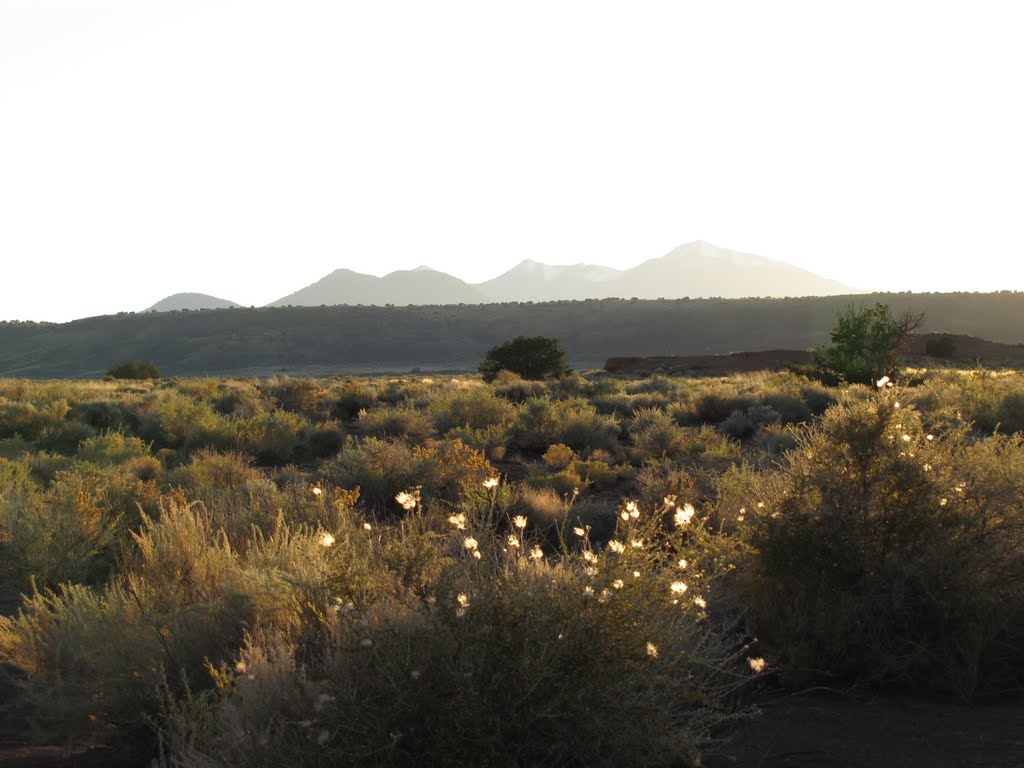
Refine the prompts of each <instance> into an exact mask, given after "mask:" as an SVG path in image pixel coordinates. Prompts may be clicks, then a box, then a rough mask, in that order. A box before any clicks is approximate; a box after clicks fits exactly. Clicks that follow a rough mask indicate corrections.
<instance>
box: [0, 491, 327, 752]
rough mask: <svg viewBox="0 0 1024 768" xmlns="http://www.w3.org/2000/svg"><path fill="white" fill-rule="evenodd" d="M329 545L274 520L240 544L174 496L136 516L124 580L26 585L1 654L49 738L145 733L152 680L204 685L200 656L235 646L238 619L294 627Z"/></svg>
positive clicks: (5, 627)
mask: <svg viewBox="0 0 1024 768" xmlns="http://www.w3.org/2000/svg"><path fill="white" fill-rule="evenodd" d="M337 540H338V541H339V542H341V541H342V537H341V534H340V532H339V535H338V537H337ZM339 546H340V544H339ZM334 553H335V550H334V549H328V548H325V547H324V546H322V537H321V535H319V534H317V533H315V532H313V531H310V530H298V531H292V530H289V529H288V528H287V527H285V526H283V525H279V526H278V527H277V528H276V529H274V530H272V531H271V532H270V533H269V534H267V535H265V536H264V535H263V534H260V533H258V532H257V533H254V534H253V538H252V539H251V540H250V541H249V542H248V543H247V545H246V547H245V548H244V550H243V551H241V552H240V551H237V550H234V549H233V548H231V547H230V546H229V545H228V544H227V543H226V542H225V540H224V538H223V536H221V535H220V534H219V533H218V531H217V530H216V529H215V528H212V527H211V525H210V521H209V518H208V517H207V516H206V515H205V514H204V513H203V512H202V510H201V509H200V508H197V507H194V506H193V507H189V506H186V505H181V504H173V505H171V506H170V507H169V508H168V509H166V510H165V511H164V514H163V515H162V516H161V518H160V520H159V521H152V520H147V521H146V523H145V526H144V528H143V530H142V531H141V532H140V533H139V534H138V535H137V536H136V538H135V545H134V547H133V549H132V551H131V552H130V554H129V558H130V560H131V565H130V568H129V570H128V574H127V575H126V576H125V577H124V578H123V579H120V580H118V581H116V582H115V583H113V584H111V585H110V586H109V587H106V588H104V589H99V590H92V589H88V588H85V587H82V586H74V585H65V586H62V587H60V588H59V589H58V590H57V591H54V592H49V591H46V592H41V593H36V594H34V595H33V596H32V597H30V598H28V599H27V600H26V601H25V604H24V606H23V607H22V609H21V611H20V612H19V614H18V615H17V616H16V617H14V618H3V617H0V662H3V663H5V664H11V665H13V666H15V667H16V668H17V669H19V670H20V671H21V672H22V673H23V675H24V677H22V678H20V679H19V680H18V681H17V686H18V690H19V700H18V701H19V706H20V708H21V709H22V711H24V712H26V713H27V714H30V715H31V716H32V717H33V719H34V720H35V721H36V722H37V724H38V727H39V728H40V729H41V730H42V732H43V733H44V734H46V735H48V736H49V737H50V738H54V739H58V740H59V741H60V742H62V743H67V744H71V743H73V742H74V741H75V740H77V739H81V738H85V737H104V736H105V737H111V736H116V737H117V738H120V739H139V738H143V737H145V736H146V735H147V733H148V725H147V720H148V719H149V718H153V717H155V716H156V715H157V712H158V709H159V694H160V689H161V688H165V689H168V690H170V691H172V692H176V691H181V690H183V689H185V688H186V687H197V686H198V687H200V688H201V687H203V686H207V685H210V684H211V681H210V678H209V675H208V674H207V671H206V670H207V666H208V665H209V664H213V665H217V664H219V663H221V662H222V661H225V660H227V659H229V658H231V657H232V656H233V655H234V654H235V653H237V649H238V648H239V646H240V645H241V643H242V641H243V635H244V632H245V631H246V629H248V630H249V631H254V632H255V631H261V630H265V631H270V632H276V633H278V634H280V635H283V636H286V637H297V636H298V635H300V634H301V632H302V629H303V626H304V622H305V621H308V620H315V618H314V615H313V614H312V613H311V612H310V609H309V606H310V605H311V604H317V605H323V604H324V602H325V601H326V599H327V598H326V595H327V592H326V590H325V588H324V584H325V583H326V582H327V580H328V579H329V578H330V573H331V569H330V565H329V564H330V562H331V559H330V558H331V556H332V555H333V554H334Z"/></svg>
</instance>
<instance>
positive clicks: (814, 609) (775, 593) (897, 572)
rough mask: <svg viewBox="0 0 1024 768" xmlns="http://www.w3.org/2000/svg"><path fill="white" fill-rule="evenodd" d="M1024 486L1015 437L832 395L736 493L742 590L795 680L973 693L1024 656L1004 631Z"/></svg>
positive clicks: (1012, 599) (886, 402)
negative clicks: (816, 418)
mask: <svg viewBox="0 0 1024 768" xmlns="http://www.w3.org/2000/svg"><path fill="white" fill-rule="evenodd" d="M997 456H998V458H996V457H997ZM997 475H998V479H997ZM1021 493H1024V446H1021V445H1020V444H1019V443H1015V442H1011V441H1009V440H1007V439H1000V440H995V439H991V440H989V441H986V442H985V443H981V444H978V445H971V444H970V443H969V442H968V441H966V440H965V437H964V432H963V431H960V432H955V433H950V434H947V435H944V436H940V438H938V439H934V438H929V436H926V435H925V434H923V430H922V428H921V425H920V419H919V417H918V415H917V413H916V412H915V411H914V410H913V409H911V408H908V407H907V406H906V405H903V406H902V407H898V405H897V402H896V399H895V396H889V395H886V394H883V395H881V396H876V397H875V398H872V399H871V400H868V401H862V402H849V403H846V404H842V405H840V406H837V407H835V408H833V409H831V410H830V411H829V412H828V413H826V415H825V417H824V419H823V421H822V423H821V425H820V426H817V427H815V428H813V429H810V430H808V431H807V432H805V433H804V435H803V436H802V437H801V438H800V439H799V440H798V444H797V446H796V448H795V449H794V450H792V451H791V452H790V453H789V454H788V455H787V460H786V464H785V466H784V468H783V469H782V470H781V471H780V473H779V474H778V476H768V477H766V478H765V479H764V480H763V482H762V484H761V486H760V491H759V492H757V491H755V492H754V493H753V494H752V495H751V496H750V497H749V498H748V499H747V500H746V504H745V507H746V509H747V510H748V512H749V513H750V514H751V515H752V519H751V522H750V526H749V530H750V543H751V546H752V548H753V550H752V552H753V555H752V558H751V560H750V562H748V563H747V564H746V566H745V568H744V569H743V570H742V571H741V573H742V574H743V579H742V581H743V584H744V585H745V588H746V592H745V594H744V597H743V598H741V599H743V600H744V601H745V602H746V603H747V604H748V605H749V606H750V607H751V610H752V611H753V613H754V615H755V616H756V617H757V621H758V623H757V631H758V634H759V636H760V637H761V638H762V639H763V640H765V641H768V642H770V643H771V646H772V647H773V648H774V652H775V653H776V654H778V659H779V661H780V662H781V663H782V666H784V667H786V668H787V669H788V670H789V671H790V673H791V674H792V675H793V676H794V677H796V678H801V677H807V676H808V675H810V674H811V673H810V670H817V671H818V674H819V675H821V674H824V675H828V676H833V677H838V678H840V679H843V680H857V681H868V682H876V683H887V684H897V685H910V686H914V687H925V688H930V687H934V688H942V689H946V690H954V691H957V692H959V693H961V694H962V695H970V694H971V693H972V692H973V691H974V690H975V688H976V687H977V686H979V685H980V684H982V681H983V680H984V679H985V677H986V667H992V666H996V667H1000V668H1011V669H1012V668H1013V667H1014V665H1015V666H1016V668H1018V669H1019V668H1020V664H1021V663H1022V662H1024V658H1022V657H1021V656H1020V653H1019V650H1012V646H1007V645H1006V638H1005V634H1006V632H1007V631H1008V628H1009V627H1011V626H1014V622H1019V618H1020V617H1021V616H1022V611H1024V565H1022V562H1024V561H1022V560H1021V558H1020V552H1021V551H1022V546H1024V527H1022V525H1021V523H1022V518H1021V510H1020V505H1019V500H1020V498H1021ZM1017 626H1020V625H1019V623H1018V624H1017ZM997 641H998V642H997ZM1022 641H1024V638H1020V637H1017V638H1014V639H1013V641H1012V642H1013V643H1016V648H1017V649H1019V648H1021V647H1024V645H1022V644H1021V643H1022ZM1003 683H1005V681H1003Z"/></svg>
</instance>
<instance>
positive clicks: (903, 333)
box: [815, 303, 924, 384]
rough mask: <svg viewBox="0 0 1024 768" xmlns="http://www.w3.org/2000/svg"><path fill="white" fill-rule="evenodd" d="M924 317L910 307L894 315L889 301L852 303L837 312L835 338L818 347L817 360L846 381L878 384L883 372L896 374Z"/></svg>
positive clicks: (832, 334) (824, 367) (885, 374)
mask: <svg viewBox="0 0 1024 768" xmlns="http://www.w3.org/2000/svg"><path fill="white" fill-rule="evenodd" d="M923 320H924V315H923V314H919V315H914V314H911V313H910V312H909V311H908V312H906V313H904V314H903V315H902V316H901V317H898V318H897V317H893V314H892V310H891V309H890V308H889V307H888V305H886V304H881V303H876V304H875V306H874V307H864V306H860V307H854V306H853V305H852V304H851V305H849V306H847V307H846V308H845V309H843V310H842V311H841V312H839V313H838V314H837V315H836V322H835V325H834V326H833V327H832V333H831V341H830V342H829V343H828V344H826V345H825V346H823V347H822V348H821V349H819V350H818V351H817V353H816V354H815V358H816V362H817V364H818V366H819V367H820V368H821V369H823V370H824V371H826V372H829V373H832V374H835V375H837V376H839V377H840V378H842V379H843V380H845V381H848V382H851V383H857V384H874V382H875V380H876V379H879V378H881V377H882V376H890V377H891V376H894V375H895V374H896V369H897V368H898V366H899V361H900V355H901V354H902V352H903V346H904V344H905V343H906V341H907V339H908V338H909V336H910V334H911V333H912V332H913V331H915V330H917V329H918V328H919V327H920V326H921V323H922V322H923Z"/></svg>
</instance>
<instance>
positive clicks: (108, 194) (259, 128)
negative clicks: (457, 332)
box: [0, 0, 1024, 320]
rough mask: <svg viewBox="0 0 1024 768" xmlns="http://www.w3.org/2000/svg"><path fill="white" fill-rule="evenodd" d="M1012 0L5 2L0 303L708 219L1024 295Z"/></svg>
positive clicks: (321, 271)
mask: <svg viewBox="0 0 1024 768" xmlns="http://www.w3.org/2000/svg"><path fill="white" fill-rule="evenodd" d="M1020 13H1024V12H1020ZM1018 14H1019V12H1018V10H1017V7H1016V6H1015V5H1013V4H1009V3H998V2H994V1H993V2H980V3H976V4H971V6H970V8H968V7H967V6H966V5H964V6H960V7H949V6H941V7H940V6H936V5H934V4H926V3H911V2H906V3H897V4H892V3H881V2H865V3H862V4H858V5H857V6H856V7H844V8H838V7H835V6H830V5H827V4H821V3H812V2H781V3H776V4H770V5H769V4H762V3H756V2H722V3H715V4H698V3H670V2H639V3H636V4H630V6H629V7H628V9H627V7H626V6H624V5H619V4H611V3H603V2H591V3H582V2H558V3H541V2H531V1H529V0H526V1H525V2H522V3H518V4H515V5H514V6H505V5H501V6H494V5H491V4H481V3H474V2H469V1H468V0H465V1H460V2H452V1H450V0H440V1H439V2H437V3H431V4H422V3H413V2H410V1H408V0H381V2H378V3H373V4H357V3H347V2H341V3H339V2H328V1H327V0H299V1H297V2H294V3H284V2H281V1H280V0H273V1H270V0H175V2H173V3H161V2H155V1H150V0H0V115H2V116H3V117H2V118H0V257H2V259H3V263H4V280H3V281H0V319H34V320H68V319H72V318H76V317H85V316H91V315H98V314H113V313H115V312H118V311H138V310H142V309H144V308H145V307H147V306H150V305H152V304H153V303H155V302H156V301H158V300H159V299H161V298H163V297H165V296H167V295H170V294H174V293H179V292H196V293H205V294H210V295H213V296H218V297H220V298H224V299H228V300H231V301H235V302H237V303H239V304H242V305H243V306H249V305H257V306H260V305H263V304H266V303H269V302H271V301H274V300H276V299H279V298H281V297H282V296H285V295H287V294H289V293H292V292H294V291H296V290H298V289H300V288H302V287H304V286H306V285H309V284H311V283H313V282H315V281H317V280H319V279H320V278H322V277H324V276H325V275H327V274H329V273H330V272H332V271H334V270H335V269H340V268H348V269H352V270H355V271H357V272H364V273H368V274H374V275H381V276H382V275H384V274H387V273H390V272H393V271H395V270H400V269H413V268H415V267H417V266H420V265H427V266H430V267H432V268H434V269H437V270H441V271H444V272H448V273H450V274H452V275H455V276H456V277H459V278H461V279H463V280H466V281H467V282H470V283H479V282H482V281H485V280H488V279H490V278H492V277H496V276H497V275H499V274H501V273H503V272H505V271H507V270H508V269H510V268H512V267H513V266H515V265H516V264H517V263H519V262H520V261H522V260H523V259H526V258H530V259H534V260H536V261H541V262H545V263H548V264H574V263H579V262H586V263H591V264H600V265H604V266H609V267H615V268H618V269H624V268H629V267H632V266H636V265H637V264H639V263H641V262H643V261H646V260H648V259H651V258H657V257H660V256H663V255H665V254H666V253H668V252H669V251H671V250H672V249H673V248H675V247H677V246H679V245H681V244H683V243H686V242H690V241H693V240H706V241H708V242H711V243H714V244H715V245H717V246H720V247H722V248H727V249H731V250H736V251H741V252H746V253H753V254H756V255H758V256H762V257H764V258H768V259H773V260H777V261H784V262H787V263H790V264H793V265H794V266H798V267H801V268H803V269H807V270H810V271H812V272H815V273H817V274H820V275H822V276H823V277H828V278H832V279H834V280H839V281H841V282H843V283H846V284H848V285H851V286H852V287H854V288H858V289H863V290H866V291H867V290H886V291H906V290H913V291H921V292H924V291H953V290H964V291H983V290H985V291H987V290H1002V289H1009V290H1024V266H1022V265H1024V232H1022V231H1021V229H1020V227H1019V226H1018V224H1017V219H1018V217H1019V215H1020V211H1021V210H1024V185H1022V183H1021V179H1024V145H1022V143H1021V142H1020V136H1022V135H1024V116H1022V112H1021V110H1019V108H1018V105H1017V103H1016V102H1017V99H1015V98H1014V97H1013V93H1015V92H1016V90H1017V83H1016V80H1017V73H1019V72H1021V71H1024V49H1022V48H1021V47H1020V46H1019V45H1018V44H1017V40H1016V37H1017V30H1018V29H1019V28H1020V27H1019V23H1018V22H1019V21H1020V18H1019V16H1018Z"/></svg>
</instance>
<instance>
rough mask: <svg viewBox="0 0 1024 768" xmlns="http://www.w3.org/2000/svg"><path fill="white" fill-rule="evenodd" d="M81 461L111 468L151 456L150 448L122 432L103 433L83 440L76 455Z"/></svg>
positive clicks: (138, 439)
mask: <svg viewBox="0 0 1024 768" xmlns="http://www.w3.org/2000/svg"><path fill="white" fill-rule="evenodd" d="M76 455H77V458H78V459H79V460H80V461H88V462H91V463H93V464H99V465H100V466H104V467H109V466H115V465H117V464H124V463H125V462H126V461H128V460H130V459H134V458H138V457H140V456H148V455H149V446H148V445H146V443H145V442H143V440H142V438H139V437H127V436H125V435H123V434H121V433H120V432H103V433H101V434H99V435H96V436H95V437H90V438H88V439H86V440H83V441H82V443H81V444H80V445H79V446H78V453H77V454H76Z"/></svg>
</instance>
